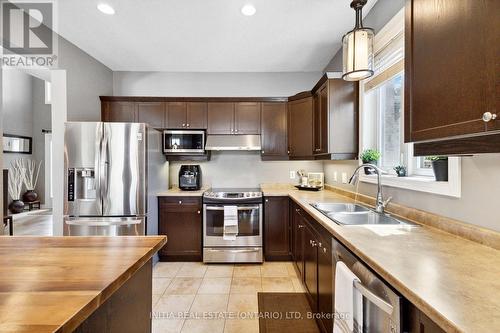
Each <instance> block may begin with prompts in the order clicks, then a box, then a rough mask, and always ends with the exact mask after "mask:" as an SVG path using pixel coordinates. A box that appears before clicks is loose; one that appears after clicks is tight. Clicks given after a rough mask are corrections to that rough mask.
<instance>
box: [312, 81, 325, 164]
mask: <svg viewBox="0 0 500 333" xmlns="http://www.w3.org/2000/svg"><path fill="white" fill-rule="evenodd" d="M313 108H314V113H313V126H314V127H313V139H314V140H313V154H314V155H320V154H327V153H328V83H327V82H325V83H324V84H323V86H321V88H319V90H318V91H316V93H315V94H314V96H313Z"/></svg>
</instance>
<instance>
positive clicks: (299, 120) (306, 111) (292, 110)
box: [288, 97, 313, 158]
mask: <svg viewBox="0 0 500 333" xmlns="http://www.w3.org/2000/svg"><path fill="white" fill-rule="evenodd" d="M312 113H313V110H312V97H307V98H303V99H300V100H296V101H292V102H290V103H288V121H289V124H288V126H289V127H288V128H289V131H288V146H289V151H290V156H291V157H295V158H310V157H311V156H312V145H313V143H312V122H313V119H312Z"/></svg>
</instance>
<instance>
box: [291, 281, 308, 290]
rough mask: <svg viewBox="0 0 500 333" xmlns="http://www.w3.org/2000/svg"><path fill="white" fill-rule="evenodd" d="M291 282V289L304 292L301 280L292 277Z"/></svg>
mask: <svg viewBox="0 0 500 333" xmlns="http://www.w3.org/2000/svg"><path fill="white" fill-rule="evenodd" d="M292 284H293V289H295V291H296V292H298V293H305V292H306V290H305V289H304V286H303V285H302V281H301V280H300V279H298V278H292Z"/></svg>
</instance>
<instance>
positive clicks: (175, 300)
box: [153, 294, 195, 317]
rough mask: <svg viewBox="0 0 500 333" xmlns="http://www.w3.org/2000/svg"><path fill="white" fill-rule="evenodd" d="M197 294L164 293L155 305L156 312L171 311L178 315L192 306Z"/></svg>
mask: <svg viewBox="0 0 500 333" xmlns="http://www.w3.org/2000/svg"><path fill="white" fill-rule="evenodd" d="M194 299H195V295H194V294H193V295H164V296H162V297H161V298H160V299H159V300H158V303H156V306H154V307H153V311H154V312H161V313H169V312H173V314H174V315H175V316H176V317H177V313H178V312H187V311H189V309H190V308H191V305H192V304H193V301H194Z"/></svg>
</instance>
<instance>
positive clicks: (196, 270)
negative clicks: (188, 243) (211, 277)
mask: <svg viewBox="0 0 500 333" xmlns="http://www.w3.org/2000/svg"><path fill="white" fill-rule="evenodd" d="M206 271H207V265H204V264H203V263H200V262H186V263H184V265H182V267H181V269H180V270H179V272H177V275H176V276H175V277H194V278H202V277H203V276H204V275H205V272H206Z"/></svg>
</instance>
